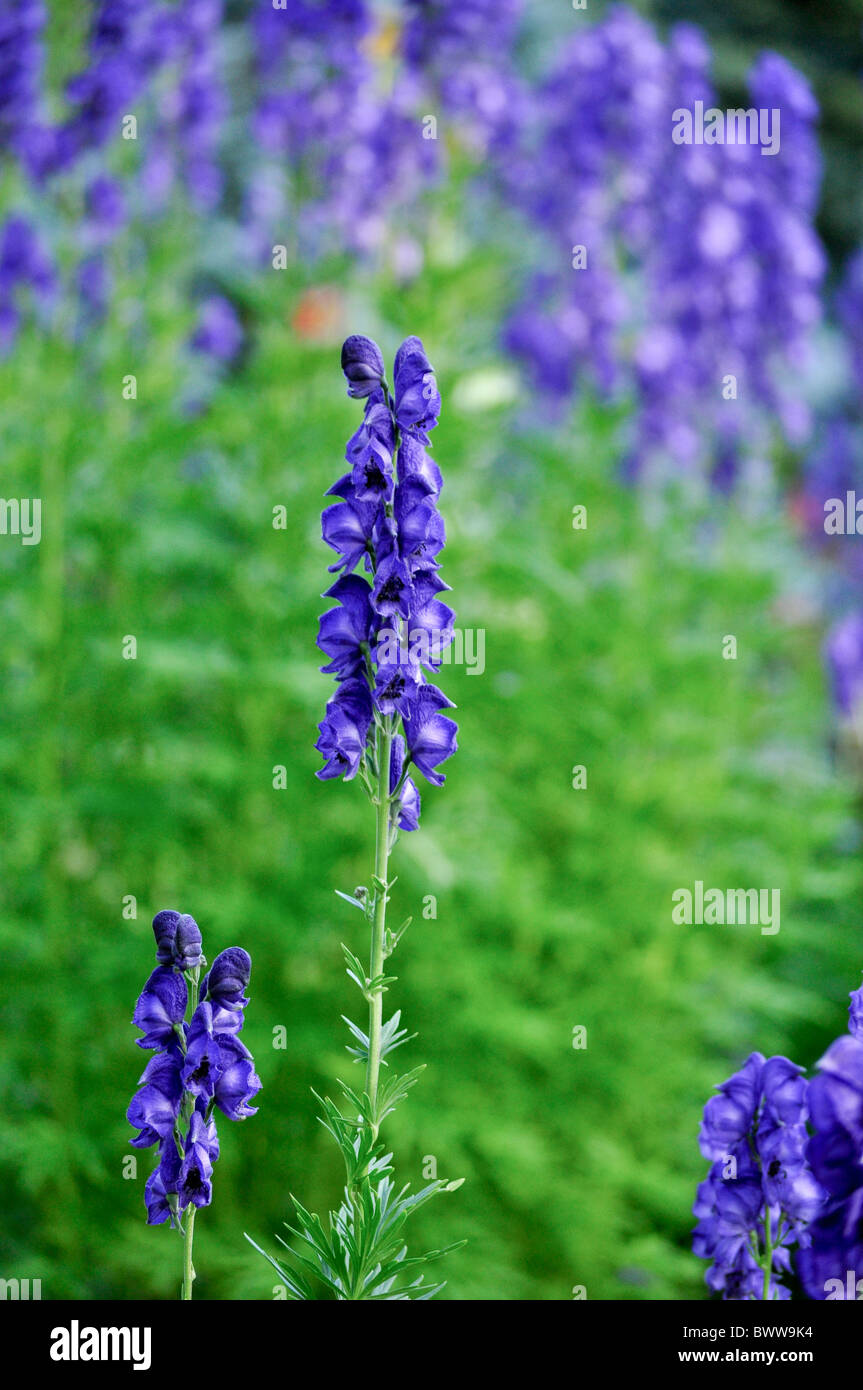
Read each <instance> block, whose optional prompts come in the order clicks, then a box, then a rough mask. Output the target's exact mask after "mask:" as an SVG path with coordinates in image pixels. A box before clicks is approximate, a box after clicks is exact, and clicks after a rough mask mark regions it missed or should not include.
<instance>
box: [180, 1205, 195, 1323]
mask: <svg viewBox="0 0 863 1390" xmlns="http://www.w3.org/2000/svg"><path fill="white" fill-rule="evenodd" d="M194 1239H195V1207H193V1206H189V1208H188V1209H187V1211H186V1226H185V1230H184V1232H183V1299H184V1301H188V1300H190V1299H191V1297H192V1284H193V1283H194V1282H195V1266H194V1265H193V1264H192V1243H193V1241H194Z"/></svg>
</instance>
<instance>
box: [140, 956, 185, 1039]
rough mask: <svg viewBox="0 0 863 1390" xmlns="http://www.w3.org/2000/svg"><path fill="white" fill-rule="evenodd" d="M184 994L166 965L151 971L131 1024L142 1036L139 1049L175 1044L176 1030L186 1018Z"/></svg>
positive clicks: (182, 982) (182, 984)
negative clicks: (140, 1031)
mask: <svg viewBox="0 0 863 1390" xmlns="http://www.w3.org/2000/svg"><path fill="white" fill-rule="evenodd" d="M187 1002H188V990H187V989H186V982H185V980H184V979H183V978H182V976H181V975H178V974H177V973H176V972H175V971H174V970H172V969H170V968H169V967H168V966H166V965H159V966H157V967H156V969H155V970H154V971H153V973H152V975H151V976H150V978H149V980H148V981H147V983H146V984H145V986H144V988H143V989H142V991H141V993H140V995H139V997H138V1002H137V1004H136V1005H135V1012H134V1015H133V1019H132V1021H133V1022H134V1024H135V1026H136V1027H137V1028H140V1029H141V1030H142V1031H143V1033H144V1036H143V1038H139V1039H138V1046H139V1047H167V1046H168V1044H169V1043H172V1042H175V1041H176V1030H177V1028H178V1027H179V1026H180V1025H181V1024H182V1022H183V1019H184V1017H185V1014H186V1004H187Z"/></svg>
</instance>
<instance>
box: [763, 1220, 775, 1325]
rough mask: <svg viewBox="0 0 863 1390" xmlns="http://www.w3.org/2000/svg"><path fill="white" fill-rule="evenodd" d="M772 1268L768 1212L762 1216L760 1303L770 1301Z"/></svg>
mask: <svg viewBox="0 0 863 1390" xmlns="http://www.w3.org/2000/svg"><path fill="white" fill-rule="evenodd" d="M772 1268H773V1239H772V1237H771V1234H770V1212H769V1211H767V1212H765V1214H764V1286H763V1289H762V1293H761V1301H762V1303H763V1302H766V1301H769V1299H770V1271H771V1270H772Z"/></svg>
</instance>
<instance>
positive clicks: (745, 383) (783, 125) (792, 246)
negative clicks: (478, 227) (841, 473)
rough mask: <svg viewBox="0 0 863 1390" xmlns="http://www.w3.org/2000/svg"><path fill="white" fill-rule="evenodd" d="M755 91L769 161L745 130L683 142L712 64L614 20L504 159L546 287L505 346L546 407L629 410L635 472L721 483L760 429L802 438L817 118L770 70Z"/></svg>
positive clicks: (704, 52)
mask: <svg viewBox="0 0 863 1390" xmlns="http://www.w3.org/2000/svg"><path fill="white" fill-rule="evenodd" d="M749 88H750V96H751V101H752V103H753V106H754V107H761V106H763V105H765V104H766V105H768V106H769V108H770V110H771V111H773V110H778V111H779V113H780V126H779V129H780V133H781V138H780V141H779V145H778V148H777V149H776V150H775V151H774V152H773V153H769V154H765V153H762V146H761V144H760V143H759V140H760V127H759V131H758V132H754V131H753V130H752V129H751V127H750V126H749V125H747V126H746V127H745V129H743V128H738V127H737V126H735V127H734V128H733V129H732V128H730V127H729V129H728V131H726V130H725V129H724V128H723V130H722V139H721V140H720V139H717V140H708V139H704V140H703V141H702V140H699V139H698V138H696V136H695V135H694V134H693V137H692V139H691V140H687V139H686V138H682V139H681V140H680V143H678V142H677V141H676V140H675V139H674V138H673V135H672V129H673V117H675V116H677V114H678V113H679V112H680V111H688V112H689V113H690V115H691V116H692V119H693V122H694V121H695V103H696V102H702V103H703V109H704V110H711V109H713V107H714V105H715V95H714V92H713V89H712V85H711V81H710V75H709V50H708V49H707V46H706V44H705V43H704V41H703V39H702V38H701V36H700V34H699V33H698V31H697V30H694V29H692V28H691V27H689V26H685V25H684V26H678V27H677V28H675V29H674V30H673V31H672V33H671V37H670V40H669V43H668V45H667V46H663V45H662V44H661V43H660V42H659V40H658V39H657V37H656V35H655V33H654V32H653V30H652V28H651V26H650V25H649V24H648V23H647V22H646V21H644V20H642V19H641V18H640V17H638V16H637V15H635V14H634V13H632V12H631V11H630V10H628V9H626V8H624V7H620V6H614V7H612V9H611V10H610V11H609V13H608V15H607V17H606V18H605V19H604V20H603V22H602V23H601V24H599V25H597V26H595V27H592V28H589V29H585V30H583V31H581V32H579V33H577V34H576V35H575V36H574V37H573V39H572V40H571V42H570V44H569V46H568V47H567V49H566V51H565V53H564V54H563V57H562V58H561V60H560V62H559V63H558V65H557V66H556V68H555V70H554V71H553V72H552V73H551V75H550V76H549V77H548V79H547V80H546V81H545V83H544V84H543V85H542V86H541V87H540V88H539V90H538V92H537V96H536V99H535V101H534V102H533V105H532V112H533V115H532V119H531V120H528V121H527V122H526V124H525V130H524V133H523V136H522V148H521V150H520V151H519V152H517V154H516V156H515V157H514V158H513V159H512V160H511V162H510V172H509V181H510V190H511V196H512V198H513V199H514V200H515V199H517V200H518V201H519V202H520V203H521V204H522V205H523V206H526V208H527V209H528V211H529V214H530V216H531V217H532V219H533V221H534V222H535V223H536V225H537V227H538V228H539V229H541V231H542V232H543V234H544V236H545V239H546V245H547V247H548V251H547V253H546V259H547V260H548V259H549V257H551V258H553V259H552V265H556V266H557V267H558V270H556V271H551V272H550V273H549V274H548V275H547V277H546V279H545V283H544V284H542V285H541V286H540V287H539V292H537V291H538V286H537V283H536V281H532V282H531V284H530V286H529V289H528V293H527V295H526V296H525V300H524V302H523V303H522V304H521V305H520V306H518V307H517V308H516V309H515V310H514V311H513V314H512V317H511V319H510V322H509V324H508V326H507V329H506V340H507V342H508V345H509V347H510V349H511V350H512V351H514V352H516V353H517V354H519V355H520V356H522V357H523V359H524V360H525V362H526V365H527V367H528V369H529V370H530V371H531V374H532V376H533V378H534V380H535V383H536V385H537V387H538V388H539V389H541V390H543V391H544V392H546V393H547V394H548V393H554V394H556V395H557V396H558V397H560V398H565V397H568V396H569V395H570V394H571V392H572V391H573V390H574V389H575V387H576V385H580V384H583V383H585V382H590V383H592V385H593V386H594V388H596V389H598V390H599V391H600V392H602V393H604V394H607V393H609V392H610V391H612V390H619V391H620V392H621V393H623V394H626V395H628V396H630V397H632V398H633V399H634V402H635V405H636V412H635V415H634V417H633V423H632V429H633V436H634V439H636V440H637V446H636V445H635V444H633V455H634V457H633V463H632V470H633V471H637V469H638V468H639V467H640V466H641V465H643V464H645V463H648V462H653V461H654V460H657V461H659V462H664V461H670V462H672V463H673V464H675V465H676V466H678V467H680V466H684V467H686V466H692V465H695V464H701V465H703V466H710V467H716V466H717V465H718V464H720V463H721V464H722V466H723V468H724V469H725V471H726V473H733V471H734V460H735V458H736V456H737V454H738V453H742V452H743V450H744V449H745V448H760V447H763V446H764V445H765V444H766V443H767V442H769V436H770V431H771V428H772V424H771V422H772V421H773V420H774V419H775V420H776V421H777V422H778V424H779V426H780V428H781V430H782V432H783V435H784V437H785V438H786V439H787V440H788V441H790V442H792V443H799V442H800V441H801V440H802V439H803V438H804V437H805V434H806V431H807V429H808V427H809V420H808V415H807V413H806V411H805V409H804V408H803V407H802V406H801V404H800V401H799V396H798V395H797V394H794V393H792V392H791V391H789V390H787V389H786V388H785V387H783V386H782V385H781V381H782V378H783V373H784V374H785V375H787V373H788V371H789V369H793V370H799V369H800V367H801V365H802V363H803V362H804V360H805V354H806V351H807V349H808V347H809V344H810V336H811V331H812V328H813V326H814V325H815V323H816V321H817V319H818V315H819V298H818V292H819V288H820V284H821V280H822V277H823V273H824V256H823V252H822V249H821V246H820V242H819V241H818V238H817V236H816V233H815V231H814V229H813V214H814V204H815V198H816V193H817V186H818V176H819V161H818V153H817V146H816V143H815V137H814V131H813V126H814V120H815V116H816V105H815V101H814V98H813V97H812V94H811V92H810V91H809V88H808V86H807V84H806V82H805V81H804V79H803V78H802V77H801V76H800V75H799V74H798V73H797V72H796V71H795V70H794V69H793V68H792V67H791V66H790V65H789V64H788V63H786V62H785V61H784V60H783V59H781V58H779V57H778V56H777V55H775V54H766V55H764V56H763V57H762V59H761V60H760V61H759V62H758V63H757V64H756V66H755V68H754V69H753V71H752V73H751V75H750V79H749ZM680 129H681V130H682V125H681V127H680ZM693 130H694V126H693ZM683 134H684V136H685V131H684V132H683ZM579 248H581V249H580V250H579ZM730 379H734V387H733V388H728V382H729V380H730Z"/></svg>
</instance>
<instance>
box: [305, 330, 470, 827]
mask: <svg viewBox="0 0 863 1390" xmlns="http://www.w3.org/2000/svg"><path fill="white" fill-rule="evenodd" d="M342 370H343V371H344V374H345V378H346V380H347V383H348V395H349V396H352V397H354V398H357V399H363V400H364V401H365V407H364V411H363V419H362V422H361V424H360V426H359V428H358V429H357V430H356V431H355V432H354V434H353V436H352V437H351V439H350V440H349V442H348V445H347V450H346V459H347V462H348V465H349V467H350V472H349V473H347V474H345V475H344V476H343V477H342V478H341V479H339V480H338V481H337V482H336V483H335V484H334V485H333V487H332V488H331V489H330V493H331V494H332V495H335V496H338V497H340V498H341V499H342V500H341V501H339V502H334V503H332V504H331V505H330V506H328V507H327V508H326V509H325V511H324V513H323V517H322V531H323V538H324V540H325V541H326V543H327V544H328V545H329V546H330V547H331V548H332V549H333V550H334V551H335V552H336V556H337V561H336V563H335V564H334V565H333V566H332V568H333V569H334V570H337V571H339V572H340V575H341V577H340V578H339V579H338V580H337V581H336V583H335V584H334V585H332V587H331V588H329V589H328V590H327V591H326V594H325V597H326V598H332V599H335V600H337V604H338V606H337V607H335V608H330V609H328V610H327V612H325V613H324V614H323V616H322V617H321V619H320V628H319V631H318V646H319V648H320V649H321V651H322V652H323V653H324V654H325V656H327V657H328V658H329V660H328V662H327V664H326V665H325V666H323V667H322V668H321V669H322V670H323V671H324V672H325V673H326V674H327V675H333V676H335V678H336V680H337V681H338V682H339V686H338V689H337V691H336V694H335V695H334V696H333V697H332V699H331V700H330V701H329V703H328V705H327V710H326V714H325V717H324V719H323V720H322V722H321V724H320V725H319V731H320V734H319V738H318V741H317V743H316V745H315V746H316V747H317V749H318V751H319V752H320V753H322V754H323V756H324V759H325V765H324V767H323V768H322V769H321V770H320V772H319V773H318V774H317V775H318V776H319V777H321V778H324V779H330V778H334V777H344V778H345V779H346V780H350V779H351V778H354V777H356V776H357V774H358V773H362V771H363V768H364V765H365V759H366V754H367V753H369V752H370V751H371V746H372V743H373V740H374V731H375V728H376V727H377V721H378V720H379V719H380V718H390V717H396V718H398V719H400V720H401V723H402V728H403V734H398V735H397V738H398V742H397V743H396V742H393V744H392V749H391V758H392V763H393V769H394V772H395V768H396V765H397V767H398V771H397V773H395V778H394V781H393V790H394V789H395V788H396V786H399V787H400V805H399V809H398V813H397V815H396V817H395V822H396V825H397V826H398V827H400V828H401V829H403V830H415V829H416V828H417V826H418V824H419V811H420V798H419V793H418V791H417V787H416V784H415V782H414V781H413V779H412V777H411V776H410V775H409V774H408V771H407V769H408V767H413V768H415V769H416V770H417V771H418V772H420V773H422V775H423V777H425V779H426V781H428V782H431V783H432V784H433V785H434V786H440V785H441V784H442V783H443V781H444V774H443V773H442V772H440V771H439V769H440V765H441V764H442V763H443V762H445V761H446V759H447V758H449V757H451V755H452V754H453V753H454V752H455V751H456V725H455V723H454V721H453V720H452V719H450V718H449V717H448V716H447V715H444V714H442V713H441V710H443V709H445V708H451V707H452V702H451V701H450V700H448V699H447V698H446V696H445V695H443V694H442V693H441V691H440V690H438V689H437V687H436V686H434V685H430V684H429V683H428V680H427V674H426V673H427V671H428V670H432V671H435V670H436V669H437V667H438V666H439V665H440V662H441V659H442V653H443V651H444V649H445V648H446V646H447V645H448V643H449V642H450V641H451V640H452V623H453V619H454V616H455V615H454V613H453V611H452V609H451V608H449V607H447V605H446V604H444V603H442V602H441V601H440V599H439V598H438V594H439V593H440V592H441V591H442V590H445V589H446V588H447V585H446V584H444V582H443V581H442V580H441V579H440V576H439V574H438V570H439V567H440V553H441V550H442V548H443V544H444V538H445V531H444V524H443V518H442V517H441V515H440V512H439V510H438V496H439V494H440V490H441V487H442V479H441V473H440V469H439V468H438V466H437V464H436V463H435V462H434V461H433V459H432V457H431V455H430V454H429V452H428V447H429V434H430V432H431V430H433V429H434V428H435V426H436V425H437V423H438V417H439V415H440V409H441V397H440V391H439V390H438V385H437V378H436V376H435V372H434V368H433V367H432V365H431V363H430V361H429V359H428V357H427V356H426V352H425V348H424V347H423V344H422V342H421V340H420V339H419V338H416V337H410V338H406V339H405V341H404V342H403V343H402V345H401V347H400V348H399V350H398V352H397V353H396V357H395V364H394V376H393V393H392V394H390V390H389V387H388V385H387V382H386V379H385V375H384V373H385V365H384V359H383V354H382V353H381V350H380V348H379V347H378V345H377V343H375V342H373V341H372V340H371V338H365V337H362V336H361V335H358V334H355V335H353V336H352V337H350V338H348V339H347V340H346V341H345V343H344V346H343V348H342ZM358 567H360V568H361V569H362V573H355V570H357V568H358Z"/></svg>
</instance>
